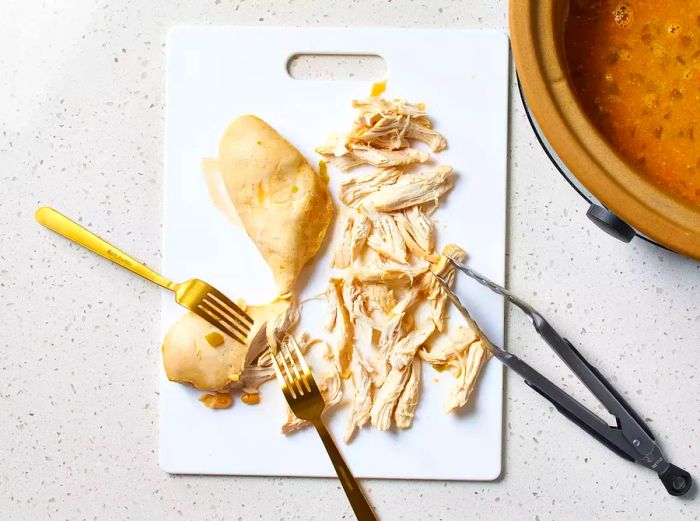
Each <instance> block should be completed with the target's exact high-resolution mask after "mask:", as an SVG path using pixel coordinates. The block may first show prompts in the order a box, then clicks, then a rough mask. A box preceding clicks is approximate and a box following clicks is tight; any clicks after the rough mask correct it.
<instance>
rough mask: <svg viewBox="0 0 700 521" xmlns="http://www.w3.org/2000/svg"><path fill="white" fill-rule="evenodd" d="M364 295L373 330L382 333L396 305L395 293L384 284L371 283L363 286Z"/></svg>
mask: <svg viewBox="0 0 700 521" xmlns="http://www.w3.org/2000/svg"><path fill="white" fill-rule="evenodd" d="M362 295H363V298H364V301H365V309H366V310H367V315H368V316H369V319H370V324H371V326H372V328H373V329H374V330H376V331H381V330H382V329H383V328H384V324H386V322H387V321H388V320H389V318H390V316H391V310H392V308H393V307H394V306H395V305H396V298H395V296H394V291H393V290H392V289H391V288H390V287H389V286H385V285H384V284H372V283H369V284H364V285H363V292H362Z"/></svg>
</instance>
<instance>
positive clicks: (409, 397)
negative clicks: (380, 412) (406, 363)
mask: <svg viewBox="0 0 700 521" xmlns="http://www.w3.org/2000/svg"><path fill="white" fill-rule="evenodd" d="M410 370H411V375H410V376H409V377H408V380H407V381H406V386H405V387H404V389H403V391H402V392H401V396H400V397H399V403H398V404H397V405H396V411H395V412H394V421H395V422H396V426H397V427H398V428H399V429H408V428H409V427H410V426H411V423H413V416H414V415H415V413H416V408H417V407H418V395H419V394H420V381H421V370H422V368H421V362H420V358H418V357H415V358H414V359H413V362H412V363H411V366H410Z"/></svg>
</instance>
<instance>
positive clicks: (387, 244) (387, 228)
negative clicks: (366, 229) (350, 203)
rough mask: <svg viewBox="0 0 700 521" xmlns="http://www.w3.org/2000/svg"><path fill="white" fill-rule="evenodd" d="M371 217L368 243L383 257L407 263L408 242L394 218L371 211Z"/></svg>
mask: <svg viewBox="0 0 700 521" xmlns="http://www.w3.org/2000/svg"><path fill="white" fill-rule="evenodd" d="M369 219H370V221H371V222H372V231H371V233H370V234H369V237H368V238H367V245H368V246H369V247H370V248H372V249H373V250H374V251H376V252H377V253H379V255H381V256H382V257H385V258H387V259H391V260H394V261H396V262H398V263H401V264H405V263H406V262H407V261H408V257H407V252H406V243H405V242H404V240H403V237H402V236H401V232H400V231H399V227H398V226H397V224H396V221H395V220H394V218H393V217H392V216H391V215H388V214H385V213H379V212H371V213H369Z"/></svg>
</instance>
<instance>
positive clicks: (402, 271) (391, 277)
mask: <svg viewBox="0 0 700 521" xmlns="http://www.w3.org/2000/svg"><path fill="white" fill-rule="evenodd" d="M428 269H430V264H428V263H427V262H424V261H417V262H414V263H412V264H399V263H397V262H393V261H386V262H382V263H375V264H371V265H369V266H360V267H358V268H356V269H354V270H353V271H354V273H353V275H354V276H355V278H357V279H358V280H359V281H360V282H363V283H367V282H370V283H371V282H375V283H383V284H389V283H405V284H411V283H412V282H413V280H415V279H416V278H417V277H418V276H419V275H422V274H423V273H425V272H426V271H428Z"/></svg>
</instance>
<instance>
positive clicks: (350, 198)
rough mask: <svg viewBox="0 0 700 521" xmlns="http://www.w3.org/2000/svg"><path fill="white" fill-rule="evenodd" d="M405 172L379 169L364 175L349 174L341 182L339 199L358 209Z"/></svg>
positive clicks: (394, 169) (393, 169) (395, 169)
mask: <svg viewBox="0 0 700 521" xmlns="http://www.w3.org/2000/svg"><path fill="white" fill-rule="evenodd" d="M402 173H403V172H402V171H401V170H400V169H399V168H393V167H392V168H377V169H376V170H373V171H371V172H368V173H364V174H348V176H347V177H344V178H343V179H342V180H341V181H340V189H339V190H338V197H339V198H340V200H341V201H343V203H345V204H346V205H348V206H350V207H357V206H359V205H360V204H361V203H362V200H363V199H364V198H365V197H367V196H368V195H371V194H373V193H374V192H376V191H377V190H378V189H379V188H380V187H382V186H387V185H391V184H394V183H395V182H396V181H398V179H399V177H401V174H402Z"/></svg>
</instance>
